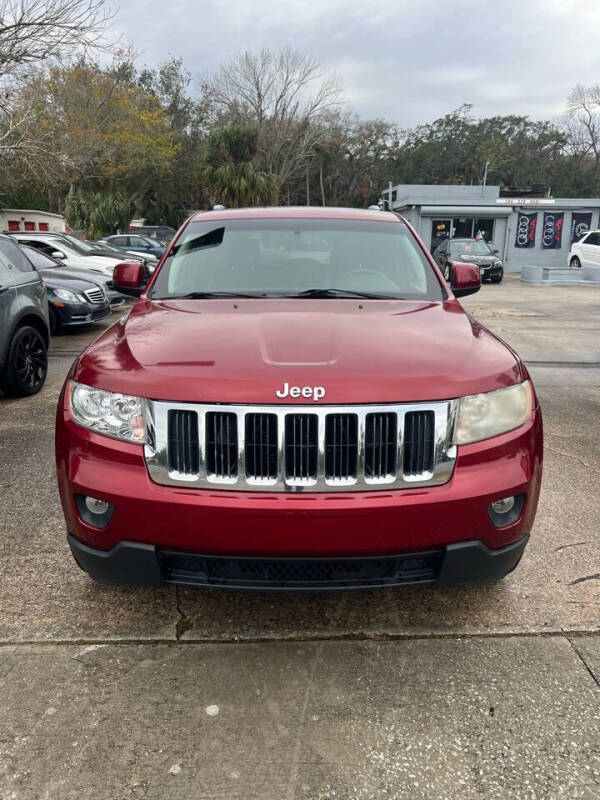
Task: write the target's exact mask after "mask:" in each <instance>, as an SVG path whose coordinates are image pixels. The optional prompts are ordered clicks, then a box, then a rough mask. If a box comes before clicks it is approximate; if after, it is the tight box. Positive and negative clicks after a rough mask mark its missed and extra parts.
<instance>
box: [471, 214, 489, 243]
mask: <svg viewBox="0 0 600 800" xmlns="http://www.w3.org/2000/svg"><path fill="white" fill-rule="evenodd" d="M478 231H481V233H482V235H483V238H484V239H485V241H486V242H488V244H489V242H492V241H493V240H494V220H493V219H490V218H487V217H486V218H484V219H476V220H474V224H473V238H475V236H477V232H478Z"/></svg>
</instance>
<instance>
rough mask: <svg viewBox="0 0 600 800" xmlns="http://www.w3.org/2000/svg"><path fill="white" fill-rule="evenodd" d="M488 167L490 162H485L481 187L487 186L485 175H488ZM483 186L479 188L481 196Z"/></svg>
mask: <svg viewBox="0 0 600 800" xmlns="http://www.w3.org/2000/svg"><path fill="white" fill-rule="evenodd" d="M489 166H490V162H489V161H486V162H485V170H484V172H483V186H486V185H487V174H488V167H489ZM483 186H482V187H481V188H482V192H481V194H483Z"/></svg>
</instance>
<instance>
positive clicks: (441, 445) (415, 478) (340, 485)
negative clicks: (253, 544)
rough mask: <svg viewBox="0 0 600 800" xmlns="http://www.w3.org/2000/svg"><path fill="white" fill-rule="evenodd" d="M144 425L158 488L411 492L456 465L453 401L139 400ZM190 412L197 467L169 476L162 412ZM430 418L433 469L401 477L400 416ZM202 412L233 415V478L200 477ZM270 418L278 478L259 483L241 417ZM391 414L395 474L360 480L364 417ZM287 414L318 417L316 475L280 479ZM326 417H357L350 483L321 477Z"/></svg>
mask: <svg viewBox="0 0 600 800" xmlns="http://www.w3.org/2000/svg"><path fill="white" fill-rule="evenodd" d="M142 408H143V413H144V418H145V421H146V433H147V442H146V444H145V445H144V455H145V459H146V464H147V467H148V473H149V475H150V478H151V479H152V480H153V481H154V482H155V483H158V484H161V485H166V486H180V487H187V488H198V489H213V490H230V491H245V492H306V491H309V492H356V491H377V490H379V491H384V490H389V489H411V488H418V487H420V486H438V485H440V484H443V483H446V482H447V481H448V480H450V477H451V476H452V472H453V471H454V464H455V461H456V453H457V449H456V445H453V444H452V440H453V436H454V426H455V424H456V415H457V409H458V401H457V400H444V401H440V402H433V403H411V404H402V405H361V406H318V407H315V406H314V405H310V406H305V405H278V406H256V405H253V406H245V405H206V404H199V403H175V402H162V401H155V400H142ZM175 409H179V410H183V411H196V412H197V414H198V436H199V449H200V453H199V464H200V470H199V473H198V474H197V475H188V474H182V473H176V472H173V471H169V467H168V463H169V462H168V453H167V447H168V412H169V411H171V410H175ZM426 410H430V411H433V412H434V413H435V445H434V468H433V470H432V471H430V472H425V473H422V474H421V475H410V476H409V475H404V474H403V472H402V469H403V463H404V458H403V447H404V442H403V435H404V416H405V414H406V413H407V412H409V411H426ZM208 412H228V413H231V414H235V415H236V416H237V425H238V474H237V476H236V477H234V478H232V477H227V478H220V477H218V476H216V475H207V473H206V453H205V442H206V433H205V415H206V413H208ZM255 413H263V414H275V415H276V416H277V437H278V439H277V442H278V456H277V465H278V477H277V479H276V480H271V479H269V480H263V479H260V478H253V477H251V476H249V477H246V464H245V452H244V436H245V415H246V414H255ZM372 413H375V414H377V413H387V414H389V413H395V414H396V415H397V437H398V452H397V458H396V473H395V474H394V475H386V476H384V477H383V478H367V477H366V476H365V427H366V417H367V414H372ZM287 414H316V415H317V417H318V428H317V434H318V447H319V450H318V462H317V463H318V475H317V478H316V479H312V478H308V479H307V478H296V479H294V478H285V474H284V473H285V451H284V444H285V443H284V430H285V417H286V415H287ZM328 414H356V415H357V417H358V476H357V477H356V478H351V479H348V480H345V479H338V478H335V479H326V478H325V418H326V416H327V415H328Z"/></svg>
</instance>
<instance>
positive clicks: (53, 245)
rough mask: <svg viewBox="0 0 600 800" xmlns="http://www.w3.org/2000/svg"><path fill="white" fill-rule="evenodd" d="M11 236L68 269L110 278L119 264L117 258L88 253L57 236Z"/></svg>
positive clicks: (28, 234)
mask: <svg viewBox="0 0 600 800" xmlns="http://www.w3.org/2000/svg"><path fill="white" fill-rule="evenodd" d="M13 235H14V237H15V239H16V240H17V241H18V242H19V244H29V245H30V246H31V247H35V248H36V249H37V250H41V252H42V253H46V254H47V255H49V256H51V257H52V258H54V259H57V260H60V261H62V262H63V263H64V264H66V266H68V267H76V268H77V269H85V270H89V271H91V272H99V273H101V274H103V275H106V276H108V277H109V278H112V274H113V270H114V268H115V266H116V265H117V264H118V263H119V260H118V259H117V258H113V257H107V256H98V255H94V254H91V253H88V252H86V251H85V250H83V249H82V248H80V247H78V246H77V245H74V244H73V243H72V242H70V241H67V240H66V239H63V238H61V237H59V236H53V235H40V234H37V233H16V234H13Z"/></svg>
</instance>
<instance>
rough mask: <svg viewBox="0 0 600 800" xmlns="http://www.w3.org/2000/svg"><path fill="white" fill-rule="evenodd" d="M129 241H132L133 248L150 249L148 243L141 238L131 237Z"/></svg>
mask: <svg viewBox="0 0 600 800" xmlns="http://www.w3.org/2000/svg"><path fill="white" fill-rule="evenodd" d="M129 241H130V244H131V247H143V248H147V247H148V243H147V242H145V241H144V240H143V239H140V237H139V236H130V237H129Z"/></svg>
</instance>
